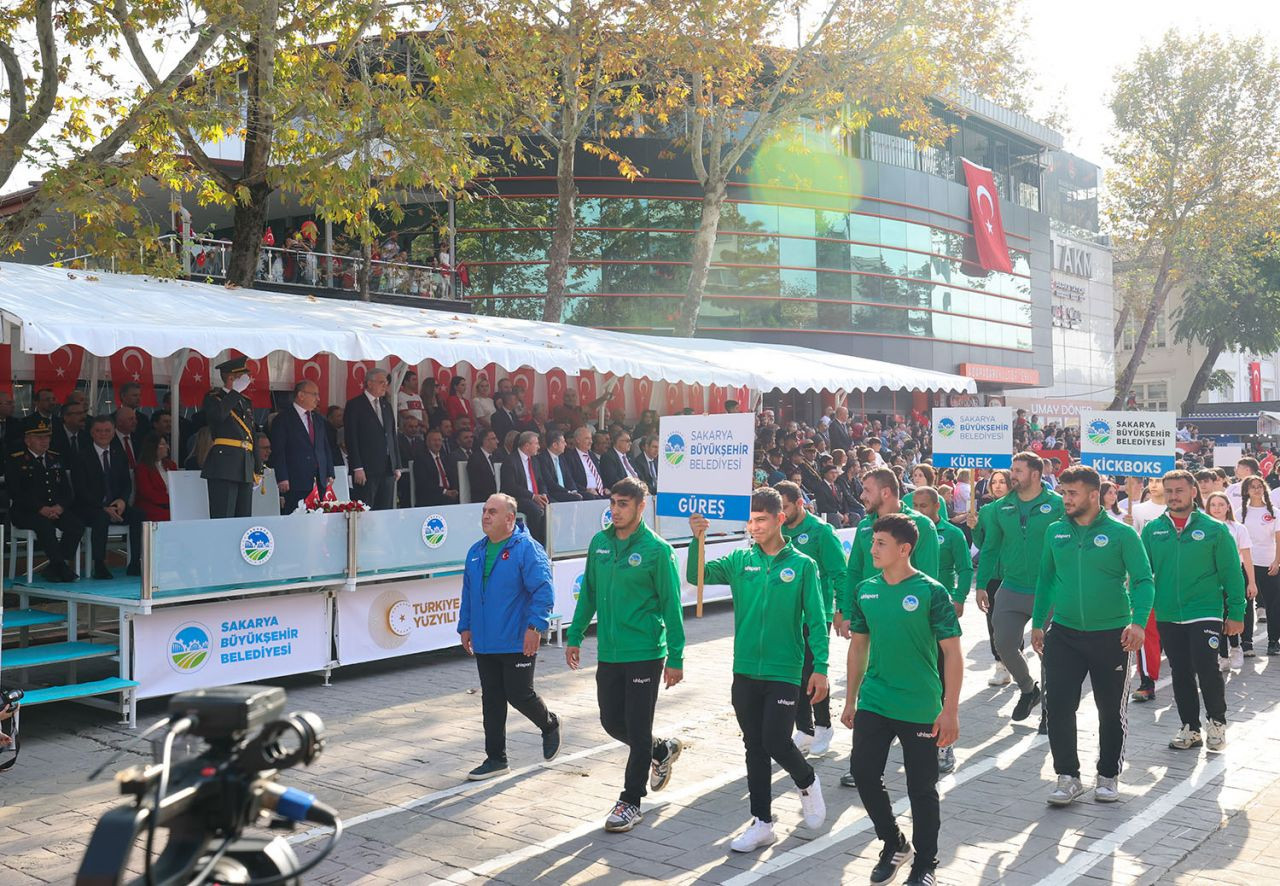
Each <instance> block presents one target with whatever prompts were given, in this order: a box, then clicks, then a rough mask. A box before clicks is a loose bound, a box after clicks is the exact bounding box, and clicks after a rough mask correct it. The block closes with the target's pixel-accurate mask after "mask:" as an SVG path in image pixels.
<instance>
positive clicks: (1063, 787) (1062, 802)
mask: <svg viewBox="0 0 1280 886" xmlns="http://www.w3.org/2000/svg"><path fill="white" fill-rule="evenodd" d="M1083 793H1084V785H1083V784H1081V783H1080V779H1078V778H1076V777H1075V776H1073V775H1059V776H1058V786H1057V787H1055V788H1054V789H1053V790H1052V791H1050V792H1049V796H1048V797H1047V798H1046V799H1047V801H1048V803H1049V805H1050V806H1070V805H1071V804H1072V803H1073V802H1075V799H1076V798H1077V797H1079V796H1080V795H1081V794H1083Z"/></svg>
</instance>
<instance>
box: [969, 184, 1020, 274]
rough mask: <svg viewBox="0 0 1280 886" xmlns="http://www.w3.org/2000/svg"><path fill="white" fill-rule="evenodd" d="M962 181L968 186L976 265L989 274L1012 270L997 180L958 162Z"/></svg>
mask: <svg viewBox="0 0 1280 886" xmlns="http://www.w3.org/2000/svg"><path fill="white" fill-rule="evenodd" d="M960 162H961V163H963V164H964V180H965V181H966V182H967V183H968V185H969V212H970V214H971V215H972V216H973V242H974V245H975V246H976V247H977V249H978V263H979V264H980V265H982V267H983V268H985V269H987V270H988V271H1003V272H1005V273H1006V274H1008V273H1010V272H1012V271H1013V263H1012V262H1010V261H1009V242H1008V241H1007V240H1006V239H1005V236H1004V222H1003V221H1001V219H1000V197H999V195H998V194H997V193H996V179H995V176H994V175H993V174H992V172H991V170H990V169H987V168H986V167H985V166H979V165H978V164H976V163H970V162H969V161H968V160H964V159H961V161H960Z"/></svg>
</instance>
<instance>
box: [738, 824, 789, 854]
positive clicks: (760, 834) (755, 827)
mask: <svg viewBox="0 0 1280 886" xmlns="http://www.w3.org/2000/svg"><path fill="white" fill-rule="evenodd" d="M777 841H778V835H777V834H775V833H774V832H773V823H772V822H768V821H761V820H760V819H758V818H753V819H751V824H749V825H747V829H746V830H745V831H743V832H742V833H741V834H739V835H738V836H736V837H734V838H733V842H732V843H730V844H729V848H730V849H732V850H733V851H734V852H755V851H756V850H757V849H760V848H761V847H763V846H769V845H772V844H773V843H776V842H777Z"/></svg>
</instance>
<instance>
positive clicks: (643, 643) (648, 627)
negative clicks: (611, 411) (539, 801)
mask: <svg viewBox="0 0 1280 886" xmlns="http://www.w3.org/2000/svg"><path fill="white" fill-rule="evenodd" d="M647 491H648V490H647V489H646V488H645V485H644V484H643V483H642V482H641V481H640V480H638V479H636V478H635V477H626V478H624V479H622V480H619V481H618V482H617V483H615V484H613V487H612V488H611V490H610V493H609V505H610V508H611V509H612V520H613V525H612V526H610V527H609V528H608V529H605V530H604V531H603V532H597V533H596V534H595V536H594V537H593V538H592V539H591V545H590V547H589V548H588V549H587V566H586V572H585V573H583V576H582V588H581V590H580V591H579V594H578V605H577V608H576V609H574V613H573V623H572V624H571V625H570V626H569V645H568V647H567V648H566V649H565V661H566V662H568V664H569V667H570V668H572V669H574V670H577V669H578V667H579V665H580V663H581V646H582V637H583V635H584V634H585V633H586V631H587V625H589V624H591V618H592V616H598V621H597V623H596V639H597V640H598V642H599V646H600V653H599V657H600V661H599V664H598V665H597V666H596V697H597V699H598V701H599V704H600V723H601V725H603V726H604V731H605V732H607V733H609V735H611V736H612V737H613V738H615V739H617V740H618V741H620V742H623V743H624V744H626V745H629V746H630V748H631V753H630V755H629V756H628V758H627V768H626V774H625V776H624V778H623V788H622V794H621V796H620V797H619V798H618V802H617V803H616V804H615V805H614V807H613V811H612V812H611V813H609V817H608V818H607V819H606V820H605V825H604V829H605V830H606V831H611V832H615V833H619V832H622V831H629V830H631V829H632V828H633V827H635V826H636V823H637V822H639V821H640V818H641V815H640V799H641V798H642V797H643V796H644V795H645V784H644V782H645V776H650V780H649V786H650V787H651V788H652V789H653V790H655V791H658V790H661V789H662V788H664V787H666V786H667V782H669V781H670V780H671V767H672V765H673V764H674V763H675V761H676V759H677V758H678V757H679V756H680V752H681V750H682V745H681V743H680V740H679V739H675V738H668V739H655V738H654V737H653V713H654V710H655V708H656V707H657V704H658V681H659V679H662V680H663V682H665V683H666V686H667V688H668V689H670V688H671V687H672V686H674V685H676V684H677V683H679V682H680V680H681V679H682V678H683V676H684V671H683V668H684V611H683V608H682V606H681V601H680V574H679V572H678V571H677V570H676V558H675V552H674V551H673V550H672V549H671V545H670V544H668V543H667V541H666V540H665V539H663V538H662V537H660V536H659V535H657V534H656V533H655V532H654V531H653V530H652V529H650V528H649V527H648V526H647V525H646V524H645V522H644V519H643V517H644V505H645V495H646V493H647ZM664 659H665V667H664ZM650 770H652V772H651V771H650Z"/></svg>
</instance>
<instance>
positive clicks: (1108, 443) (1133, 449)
mask: <svg viewBox="0 0 1280 886" xmlns="http://www.w3.org/2000/svg"><path fill="white" fill-rule="evenodd" d="M1176 424H1177V419H1176V417H1175V416H1174V414H1173V413H1172V412H1102V411H1099V410H1094V409H1087V410H1082V411H1081V413H1080V431H1081V435H1080V463H1081V464H1084V465H1088V466H1089V467H1091V468H1093V469H1094V470H1096V471H1097V472H1098V473H1099V474H1121V475H1124V476H1126V477H1160V476H1163V475H1164V474H1165V473H1166V472H1168V471H1172V470H1173V463H1174V462H1175V461H1176V460H1177V457H1178V447H1177V438H1176V436H1175V426H1176Z"/></svg>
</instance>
